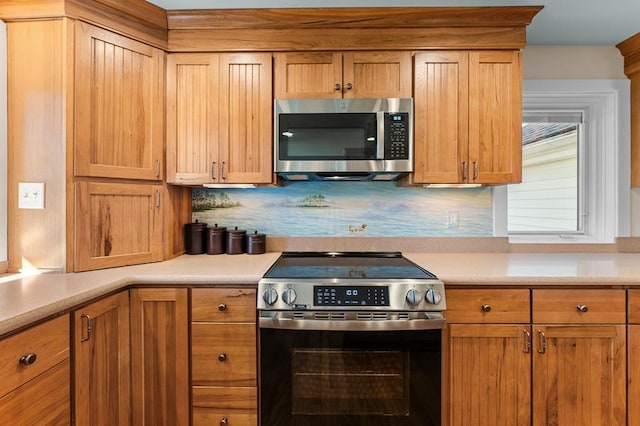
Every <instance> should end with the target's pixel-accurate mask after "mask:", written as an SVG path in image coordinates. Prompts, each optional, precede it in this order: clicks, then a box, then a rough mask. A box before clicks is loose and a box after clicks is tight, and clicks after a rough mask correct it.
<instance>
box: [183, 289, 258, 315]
mask: <svg viewBox="0 0 640 426" xmlns="http://www.w3.org/2000/svg"><path fill="white" fill-rule="evenodd" d="M255 306H256V290H255V289H245V288H194V289H193V290H192V291H191V320H192V321H211V322H244V323H255V322H256V310H255Z"/></svg>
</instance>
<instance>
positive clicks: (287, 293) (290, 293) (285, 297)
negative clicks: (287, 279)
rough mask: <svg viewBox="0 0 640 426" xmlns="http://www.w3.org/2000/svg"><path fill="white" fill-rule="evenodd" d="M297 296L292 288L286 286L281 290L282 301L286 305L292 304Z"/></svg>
mask: <svg viewBox="0 0 640 426" xmlns="http://www.w3.org/2000/svg"><path fill="white" fill-rule="evenodd" d="M297 298H298V295H297V293H296V291H295V290H294V289H292V288H286V289H284V291H283V292H282V301H283V302H284V303H286V304H287V305H293V303H294V302H295V301H296V299H297Z"/></svg>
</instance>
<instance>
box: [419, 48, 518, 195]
mask: <svg viewBox="0 0 640 426" xmlns="http://www.w3.org/2000/svg"><path fill="white" fill-rule="evenodd" d="M521 79H522V69H521V64H520V53H519V52H516V51H477V52H476V51H442V52H437V51H435V52H420V53H417V54H416V55H415V76H414V99H415V120H414V121H415V148H414V149H415V173H414V181H415V182H416V183H482V184H504V183H513V182H519V181H520V180H521V173H522V171H521V167H522V136H521V128H522V126H521V123H522V81H521Z"/></svg>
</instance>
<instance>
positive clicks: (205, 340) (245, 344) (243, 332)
mask: <svg viewBox="0 0 640 426" xmlns="http://www.w3.org/2000/svg"><path fill="white" fill-rule="evenodd" d="M223 354H224V358H225V359H224V360H220V359H219V356H220V355H223ZM256 358H257V355H256V325H255V324H254V323H206V322H193V323H191V381H192V384H193V385H196V386H197V385H204V386H242V387H245V386H256V383H257V364H256Z"/></svg>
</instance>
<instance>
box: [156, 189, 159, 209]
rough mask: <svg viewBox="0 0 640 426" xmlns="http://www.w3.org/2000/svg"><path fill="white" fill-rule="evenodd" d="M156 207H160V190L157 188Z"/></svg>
mask: <svg viewBox="0 0 640 426" xmlns="http://www.w3.org/2000/svg"><path fill="white" fill-rule="evenodd" d="M156 207H160V190H159V189H156Z"/></svg>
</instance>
